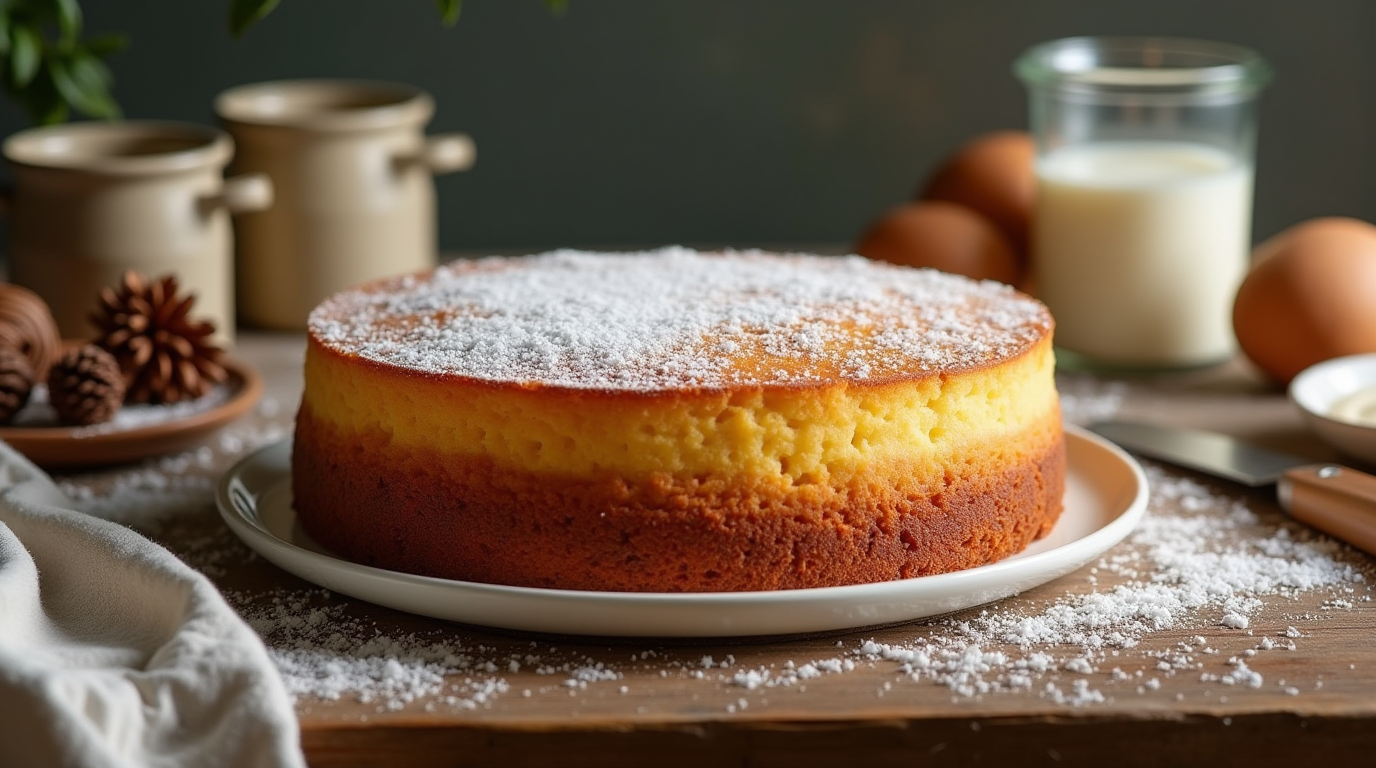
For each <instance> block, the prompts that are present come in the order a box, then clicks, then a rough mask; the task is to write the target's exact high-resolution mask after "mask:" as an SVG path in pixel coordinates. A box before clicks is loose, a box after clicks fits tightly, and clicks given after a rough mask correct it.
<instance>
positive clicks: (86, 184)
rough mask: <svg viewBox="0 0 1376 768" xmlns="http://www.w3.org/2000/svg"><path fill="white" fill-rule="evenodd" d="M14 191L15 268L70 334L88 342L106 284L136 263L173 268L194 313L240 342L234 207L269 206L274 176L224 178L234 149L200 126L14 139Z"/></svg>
mask: <svg viewBox="0 0 1376 768" xmlns="http://www.w3.org/2000/svg"><path fill="white" fill-rule="evenodd" d="M3 153H4V156H5V159H6V160H7V161H8V162H9V164H10V166H11V168H12V170H13V172H14V182H15V183H14V189H13V191H12V192H8V193H7V194H6V195H5V197H4V201H3V202H4V206H3V207H4V211H5V213H6V214H7V215H8V218H9V247H8V256H9V270H10V279H11V280H12V281H13V282H15V283H16V284H19V285H22V286H25V287H27V288H30V289H32V290H33V291H34V292H36V293H37V294H38V295H39V296H42V297H43V299H44V300H46V301H47V302H48V304H49V305H50V307H51V308H52V313H53V317H54V319H55V320H56V321H57V325H58V329H59V331H60V332H61V333H62V335H63V336H64V337H67V338H89V337H90V336H91V335H92V334H93V333H94V329H93V328H92V326H91V325H90V324H89V323H88V321H87V320H86V317H87V315H88V314H90V313H91V312H92V311H94V310H95V308H96V301H97V296H98V295H99V293H100V290H101V288H103V287H105V286H112V287H113V286H118V285H119V283H120V278H121V276H122V275H123V274H124V272H125V271H126V270H130V269H132V270H136V271H138V272H140V273H142V274H144V275H145V276H147V277H150V278H156V277H162V276H164V275H166V274H169V273H172V274H175V275H176V277H177V280H178V282H179V283H180V285H181V287H182V291H184V292H190V293H194V294H196V297H197V300H196V305H195V309H194V310H193V312H194V315H195V316H196V317H198V318H203V319H207V320H210V321H212V322H214V323H215V327H216V329H217V335H218V336H219V340H220V341H221V342H228V341H231V340H232V339H233V334H234V323H235V315H234V279H233V263H232V258H233V231H232V229H231V226H230V215H231V214H237V213H243V212H247V211H257V210H263V209H265V208H267V207H268V206H270V205H271V202H272V186H271V184H270V182H269V181H268V180H267V178H266V177H265V176H262V175H245V176H240V177H238V178H232V179H225V178H224V177H223V172H224V169H225V166H226V165H227V164H228V163H229V161H230V159H231V157H232V155H233V153H234V145H233V142H232V141H231V139H230V137H229V136H227V135H226V134H225V133H224V132H222V131H219V130H216V129H214V128H210V127H206V126H200V125H195V124H192V123H177V122H155V121H116V122H102V123H94V122H92V123H72V124H67V125H57V126H48V127H44V128H34V129H31V130H26V131H22V132H20V133H17V134H15V135H13V136H10V137H9V138H8V139H6V140H5V142H4V145H3Z"/></svg>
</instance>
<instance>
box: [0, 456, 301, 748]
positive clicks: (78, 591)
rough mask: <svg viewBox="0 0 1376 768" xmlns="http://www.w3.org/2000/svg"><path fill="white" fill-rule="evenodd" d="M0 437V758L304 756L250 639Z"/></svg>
mask: <svg viewBox="0 0 1376 768" xmlns="http://www.w3.org/2000/svg"><path fill="white" fill-rule="evenodd" d="M67 506H68V503H67V500H66V498H65V497H64V496H63V494H62V492H61V491H59V490H58V489H57V486H55V485H54V484H53V482H52V481H51V480H50V479H49V478H48V477H47V475H45V474H44V473H43V472H42V471H41V470H39V469H38V468H37V467H35V466H34V465H33V464H31V463H30V462H29V461H28V460H27V459H25V458H23V457H22V456H20V455H19V454H18V453H16V452H15V451H14V450H13V449H12V448H10V447H9V446H8V445H5V444H3V443H0V766H15V768H19V767H21V766H24V767H27V766H38V767H44V766H82V767H83V768H105V767H107V766H108V767H110V768H115V767H116V766H118V767H119V768H125V767H126V766H127V767H129V768H133V767H134V766H138V767H139V768H145V767H148V766H198V767H199V766H236V768H237V767H238V766H254V767H256V766H304V765H305V761H304V759H303V758H302V756H301V748H300V741H299V733H298V729H297V723H296V717H295V714H294V710H293V708H292V705H291V701H290V699H289V698H288V696H287V693H286V689H285V688H284V687H283V685H282V681H281V678H280V677H279V675H278V673H277V670H276V668H275V667H274V666H273V664H272V661H271V660H270V659H269V658H268V655H267V651H266V650H265V649H264V647H263V644H262V641H261V640H260V639H259V638H258V636H257V635H256V634H254V632H253V630H251V629H249V627H248V625H246V624H245V623H244V622H243V621H242V620H241V619H240V618H239V616H238V615H237V614H236V613H235V612H234V610H233V609H231V608H230V607H229V606H228V605H227V604H226V603H225V601H224V599H223V598H222V597H221V596H220V593H219V592H218V591H217V590H216V589H215V587H214V586H213V585H212V584H211V583H210V582H209V580H207V579H206V578H205V577H204V576H203V575H201V574H200V573H197V572H196V571H194V570H192V569H191V568H190V567H188V566H187V565H185V564H184V563H182V562H181V561H180V560H178V559H177V558H176V557H175V556H173V555H172V554H171V553H170V552H168V551H167V550H165V549H163V548H162V547H160V546H158V545H156V544H154V543H153V542H151V541H149V540H148V539H145V538H144V537H142V536H140V535H139V534H138V533H136V532H134V531H132V530H130V529H128V528H125V527H124V526H121V525H117V524H115V523H110V522H107V521H104V520H99V519H96V518H93V517H89V516H86V515H83V514H81V513H79V512H75V511H73V510H71V509H69V508H67Z"/></svg>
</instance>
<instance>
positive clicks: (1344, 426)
mask: <svg viewBox="0 0 1376 768" xmlns="http://www.w3.org/2000/svg"><path fill="white" fill-rule="evenodd" d="M1368 387H1376V353H1374V354H1365V355H1348V356H1347V357H1335V358H1333V359H1332V360H1325V361H1324V362H1322V363H1318V364H1315V365H1311V366H1310V367H1308V368H1306V369H1304V370H1303V371H1301V372H1300V375H1298V376H1296V377H1295V378H1294V380H1293V381H1291V382H1290V400H1291V401H1293V402H1294V403H1295V405H1297V406H1299V409H1300V412H1301V413H1303V414H1304V419H1305V421H1306V422H1307V423H1308V425H1309V428H1310V429H1312V430H1313V431H1314V433H1315V434H1317V435H1318V436H1319V437H1321V438H1323V440H1324V441H1325V442H1327V443H1328V444H1329V445H1332V446H1333V447H1334V448H1337V449H1338V450H1340V451H1342V452H1343V453H1346V454H1348V455H1349V456H1353V457H1355V458H1358V459H1361V460H1362V461H1364V462H1366V463H1368V464H1373V465H1376V426H1363V425H1361V424H1353V423H1351V422H1346V421H1339V420H1338V419H1335V418H1333V417H1332V416H1331V415H1330V412H1331V411H1332V409H1333V406H1334V404H1335V403H1337V402H1338V400H1340V399H1342V398H1344V397H1346V396H1348V395H1350V394H1352V393H1353V392H1357V391H1358V390H1362V389H1366V388H1368Z"/></svg>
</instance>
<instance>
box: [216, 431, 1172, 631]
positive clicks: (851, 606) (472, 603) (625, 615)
mask: <svg viewBox="0 0 1376 768" xmlns="http://www.w3.org/2000/svg"><path fill="white" fill-rule="evenodd" d="M1066 448H1067V452H1068V455H1069V472H1068V473H1067V477H1066V498H1065V512H1064V513H1063V514H1062V516H1061V519H1060V521H1059V522H1058V523H1057V524H1056V528H1055V529H1054V530H1053V531H1052V532H1051V534H1050V535H1049V536H1047V537H1046V538H1044V539H1042V540H1041V541H1037V542H1034V543H1033V544H1032V545H1031V546H1030V547H1028V548H1027V550H1025V551H1023V552H1022V553H1020V554H1018V555H1015V556H1013V557H1010V558H1008V559H1006V560H1002V561H999V562H997V563H993V564H991V565H985V566H981V567H979V568H971V569H969V570H965V571H957V572H955V573H945V574H941V575H938V576H923V577H921V578H916V579H904V580H902V581H890V582H883V583H879V584H857V585H854V586H847V587H825V588H820V589H797V590H783V591H777V592H713V593H694V594H664V593H627V592H578V591H568V590H552V589H531V588H525V587H504V586H498V585H493V584H478V583H474V582H465V581H450V580H448V579H436V578H430V577H427V576H416V575H413V574H409V573H399V572H396V571H388V570H384V569H381V568H373V567H370V566H365V565H359V564H357V563H353V562H350V561H348V560H343V559H341V558H339V557H337V556H335V555H333V554H331V553H330V552H328V551H326V550H325V549H323V548H321V547H320V546H319V545H318V544H316V543H315V542H313V541H311V540H310V538H309V537H307V536H306V535H305V533H304V532H303V531H302V530H301V529H300V527H299V526H298V525H297V524H296V514H295V512H294V511H293V510H292V507H291V483H290V466H289V458H290V454H291V446H290V444H289V443H285V442H284V443H278V444H275V445H272V446H269V447H267V448H264V449H262V450H260V451H258V452H257V453H255V454H253V455H251V456H249V457H247V458H245V459H244V460H242V461H240V462H239V463H238V464H236V465H235V466H234V467H233V468H232V469H230V470H229V472H228V473H226V474H225V477H224V479H222V480H221V481H220V486H219V489H218V492H217V494H216V501H217V503H218V505H219V508H220V514H221V516H222V517H224V519H225V522H226V523H228V525H229V527H230V528H231V529H232V530H233V531H234V533H235V534H236V535H238V536H239V538H241V539H243V540H244V542H245V543H246V544H248V545H249V546H250V547H252V548H253V549H254V550H256V551H257V552H258V553H259V554H260V555H262V556H263V557H264V558H266V559H267V560H269V561H271V562H272V563H275V564H276V565H278V566H280V567H281V568H283V569H285V570H287V571H290V572H291V573H294V574H296V575H297V576H300V577H301V578H303V579H305V580H307V581H310V582H312V583H314V584H318V585H320V586H322V587H325V588H326V589H330V590H334V591H335V592H340V593H342V594H345V595H349V596H352V597H356V598H359V599H361V600H367V601H368V602H371V603H377V604H378V605H385V606H387V607H389V608H396V609H398V610H402V611H408V612H410V613H416V614H421V615H423V616H431V617H434V618H438V619H448V620H451V621H460V622H464V623H466V624H480V625H484V626H489V627H499V628H503V629H514V630H522V631H530V632H549V633H556V634H570V635H602V636H623V637H741V636H749V635H787V634H797V633H803V632H823V631H831V630H843V629H855V628H860V627H867V626H877V625H882V624H893V623H898V622H904V621H912V620H914V619H921V618H925V617H928V616H936V615H940V614H943V613H950V612H951V611H957V610H960V609H962V608H969V607H971V606H975V605H979V604H981V603H987V602H990V601H992V600H998V599H1000V598H1004V597H1008V596H1010V595H1015V594H1017V593H1019V592H1022V591H1024V590H1027V589H1030V588H1032V587H1035V586H1038V585H1040V584H1044V583H1046V582H1048V581H1051V580H1052V579H1055V578H1058V577H1060V576H1064V575H1065V574H1067V573H1070V572H1072V571H1074V570H1076V569H1078V568H1080V567H1081V566H1083V565H1085V564H1087V563H1089V562H1091V561H1092V560H1094V558H1096V557H1098V556H1099V555H1101V554H1103V552H1105V551H1106V550H1107V549H1108V548H1109V547H1112V546H1113V545H1114V544H1117V543H1118V542H1119V541H1121V540H1122V539H1123V537H1124V536H1127V535H1128V533H1129V532H1130V531H1131V530H1132V529H1133V527H1134V526H1136V525H1137V521H1138V520H1139V519H1141V517H1142V514H1143V512H1144V511H1145V510H1146V506H1147V481H1146V478H1145V477H1144V476H1143V474H1142V469H1141V467H1140V466H1138V464H1137V462H1136V461H1134V460H1133V459H1132V457H1130V456H1128V455H1127V454H1126V453H1124V452H1123V451H1121V450H1119V449H1118V448H1117V447H1115V446H1114V445H1112V444H1110V443H1108V442H1106V441H1104V440H1102V439H1100V438H1098V437H1096V436H1094V435H1091V434H1089V433H1087V432H1084V431H1082V430H1079V429H1076V428H1073V427H1070V428H1067V435H1066Z"/></svg>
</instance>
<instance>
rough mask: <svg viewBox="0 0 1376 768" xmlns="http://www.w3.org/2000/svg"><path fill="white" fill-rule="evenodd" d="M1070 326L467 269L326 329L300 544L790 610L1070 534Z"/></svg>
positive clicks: (715, 269)
mask: <svg viewBox="0 0 1376 768" xmlns="http://www.w3.org/2000/svg"><path fill="white" fill-rule="evenodd" d="M1051 336H1052V320H1051V316H1050V314H1049V313H1048V311H1047V310H1046V308H1045V307H1044V306H1042V305H1041V304H1040V303H1039V302H1037V301H1035V300H1034V299H1031V298H1029V297H1027V296H1024V295H1022V294H1019V293H1017V292H1016V291H1014V290H1013V289H1011V288H1008V287H1007V286H1003V285H1000V284H997V283H992V282H975V281H972V280H968V279H965V278H962V277H957V276H953V275H948V274H944V273H940V272H935V271H931V270H916V269H908V268H904V267H896V266H891V265H887V264H881V263H878V262H873V261H868V260H865V259H861V258H859V257H844V258H832V257H817V256H804V255H777V254H768V253H762V252H726V253H710V254H709V253H697V252H694V251H690V250H687V249H682V248H669V249H663V250H658V251H653V252H645V253H632V254H595V253H584V252H577V251H558V252H553V253H547V254H541V255H537V256H528V257H519V258H496V257H494V258H487V259H479V260H473V261H460V262H456V263H453V264H449V265H446V266H442V267H440V268H438V269H435V270H433V271H430V272H426V273H423V274H419V275H410V276H405V277H400V278H396V279H391V280H386V281H381V282H377V283H372V284H369V285H365V286H362V287H359V288H356V289H352V290H348V291H345V292H343V293H340V294H337V295H335V296H333V297H331V298H330V299H328V300H327V301H325V302H324V303H323V304H321V305H320V306H319V307H317V308H316V310H315V311H314V312H313V313H312V314H311V316H310V321H309V346H308V348H307V353H306V365H305V391H304V396H303V398H302V403H301V408H300V411H299V413H298V415H297V422H296V437H295V441H294V443H293V449H292V490H293V496H294V504H295V508H296V511H297V513H298V517H299V520H300V522H301V524H302V526H304V528H305V530H306V532H308V533H309V534H310V535H311V536H312V537H313V538H315V539H316V540H317V541H318V542H319V543H321V544H323V545H324V546H326V547H328V548H330V549H331V550H333V551H335V552H337V553H339V554H340V555H342V556H344V557H347V558H349V559H350V560H353V561H356V562H360V563H365V564H369V565H375V566H380V567H383V568H388V569H393V570H400V571H406V572H411V573H418V574H426V575H430V576H438V577H444V578H450V579H459V580H465V581H478V582H487V583H493V584H507V585H515V586H530V587H546V588H558V589H584V590H611V591H638V592H682V591H699V592H701V591H743V590H776V589H796V588H805V587H823V586H836V585H844V584H857V583H865V582H876V581H886V580H893V579H902V578H908V577H914V576H924V575H929V574H936V573H943V572H947V571H953V570H957V569H962V568H969V567H972V566H977V565H982V564H985V563H990V562H993V561H995V560H998V559H1000V558H1003V557H1006V556H1008V555H1011V554H1013V553H1016V552H1018V551H1020V550H1022V549H1023V548H1024V547H1026V546H1027V544H1028V543H1029V542H1031V541H1033V540H1034V539H1037V538H1039V537H1041V536H1043V535H1045V534H1046V533H1047V532H1049V531H1050V530H1051V527H1052V525H1053V524H1054V523H1055V521H1056V519H1057V517H1058V516H1059V514H1060V511H1061V500H1062V494H1063V485H1064V477H1065V447H1064V435H1063V430H1062V424H1061V415H1060V407H1059V403H1058V400H1057V395H1056V388H1055V379H1054V375H1053V374H1054V362H1053V356H1052V350H1051Z"/></svg>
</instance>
